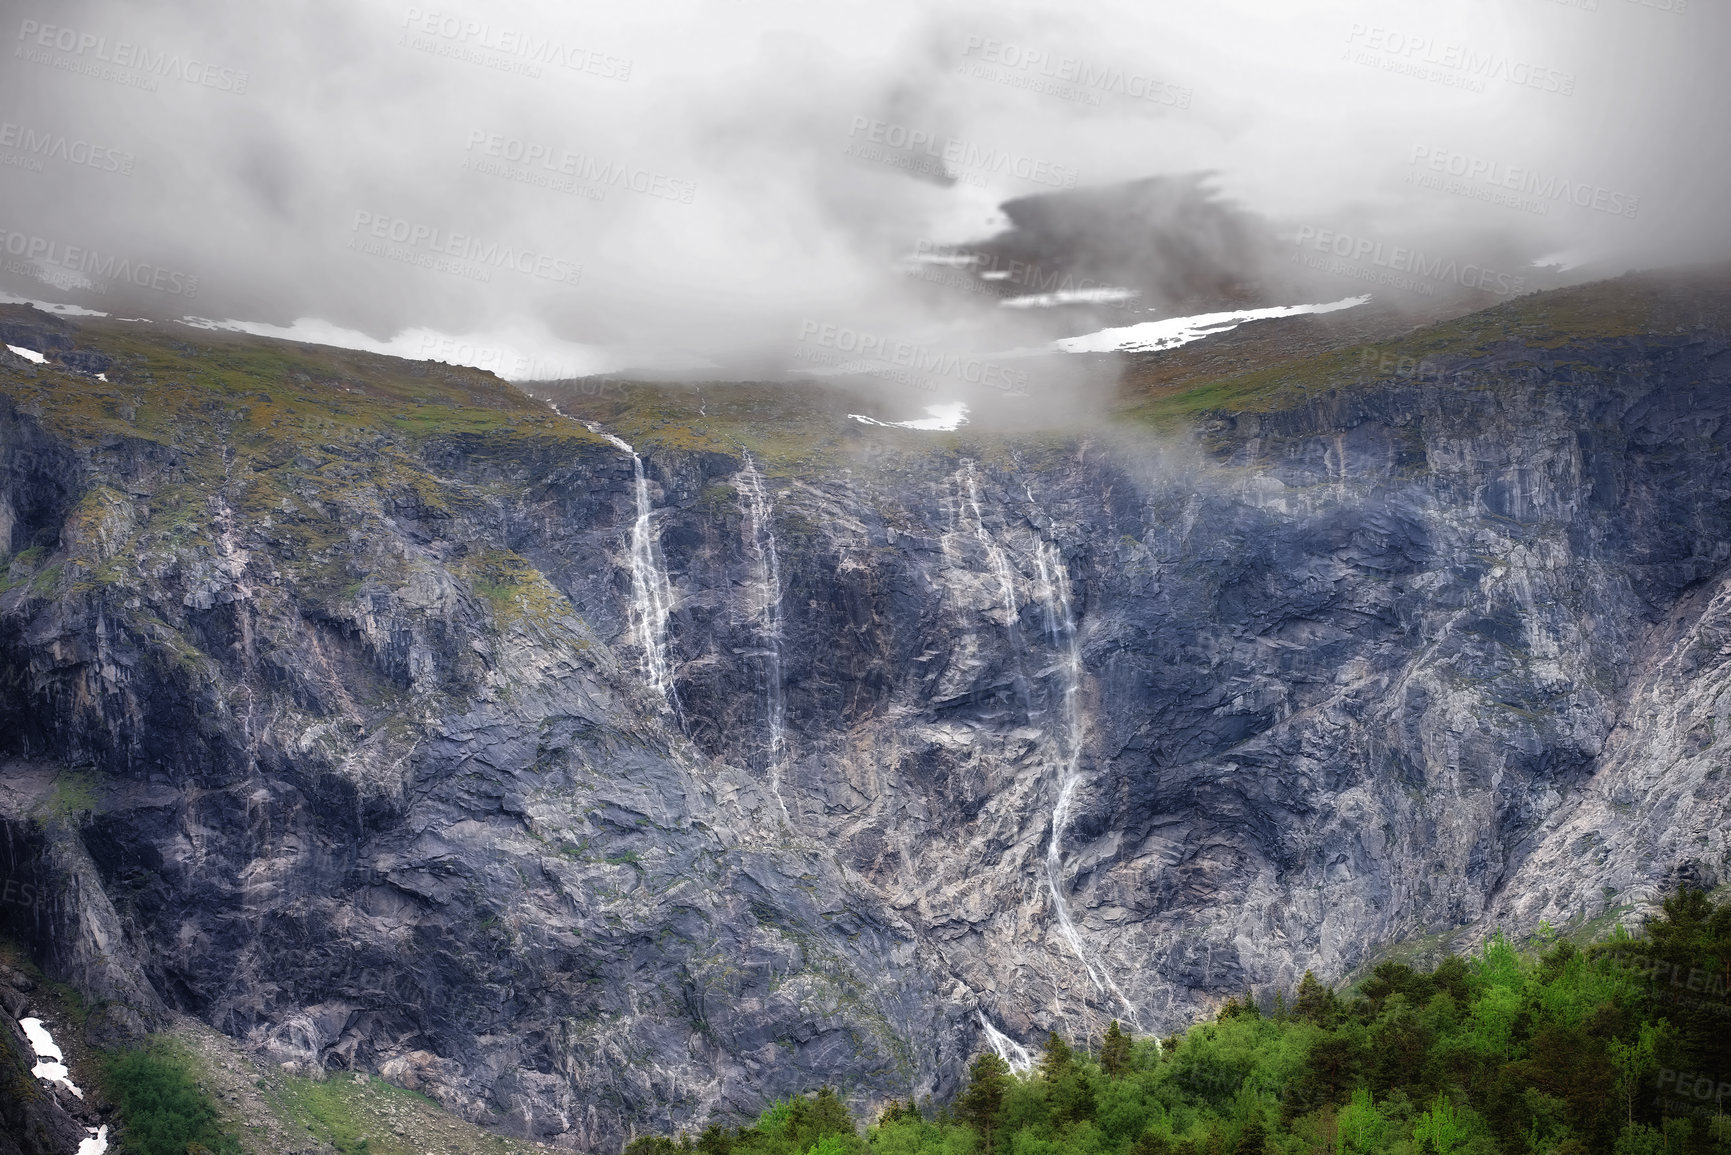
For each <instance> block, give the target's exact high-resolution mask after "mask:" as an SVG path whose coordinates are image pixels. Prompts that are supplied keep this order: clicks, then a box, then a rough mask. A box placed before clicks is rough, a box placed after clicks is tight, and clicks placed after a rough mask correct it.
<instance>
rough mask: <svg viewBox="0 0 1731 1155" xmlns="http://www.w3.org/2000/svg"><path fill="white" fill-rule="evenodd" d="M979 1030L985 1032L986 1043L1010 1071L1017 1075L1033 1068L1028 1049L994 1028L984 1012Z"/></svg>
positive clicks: (1032, 1057) (1032, 1059) (1031, 1056)
mask: <svg viewBox="0 0 1731 1155" xmlns="http://www.w3.org/2000/svg"><path fill="white" fill-rule="evenodd" d="M980 1029H981V1030H983V1031H985V1032H986V1043H987V1044H988V1045H989V1046H990V1047H991V1048H992V1050H993V1051H995V1052H996V1053H997V1056H998V1058H1000V1059H1002V1060H1004V1064H1005V1065H1006V1066H1008V1067H1009V1068H1010V1070H1011V1071H1013V1072H1014V1073H1016V1074H1018V1075H1019V1074H1021V1073H1022V1072H1023V1071H1027V1070H1031V1069H1032V1068H1033V1066H1034V1056H1033V1055H1032V1054H1030V1053H1029V1051H1028V1048H1026V1047H1024V1046H1023V1045H1022V1044H1020V1043H1018V1042H1017V1041H1016V1040H1014V1039H1012V1038H1011V1037H1010V1036H1008V1035H1006V1034H1005V1033H1004V1032H1002V1031H1000V1030H999V1029H998V1028H997V1027H994V1026H993V1025H992V1020H990V1019H988V1018H987V1017H986V1012H985V1011H981V1012H980Z"/></svg>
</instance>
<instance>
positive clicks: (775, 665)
mask: <svg viewBox="0 0 1731 1155" xmlns="http://www.w3.org/2000/svg"><path fill="white" fill-rule="evenodd" d="M734 488H735V489H736V490H737V491H738V493H739V496H740V497H741V498H742V499H743V504H742V506H741V509H740V512H741V513H742V514H743V515H744V521H745V545H746V551H747V552H748V553H749V554H750V555H751V568H752V578H753V580H754V582H755V593H754V597H753V604H752V606H751V618H752V621H753V623H754V624H755V626H756V630H757V636H758V639H759V641H760V642H761V644H762V647H763V648H762V650H761V655H762V657H763V660H764V686H765V690H764V692H765V699H766V701H765V713H766V714H767V716H768V727H769V748H768V750H767V751H766V753H765V757H764V768H765V769H766V770H768V772H769V791H770V793H771V794H773V795H775V801H776V805H778V806H780V807H781V817H782V819H783V820H784V821H786V822H787V823H788V824H789V825H790V826H791V825H792V822H793V820H792V819H791V818H789V817H788V812H787V803H786V801H784V800H783V799H782V796H781V763H782V758H783V756H784V753H785V751H786V748H787V729H786V713H787V706H786V697H785V690H784V687H783V685H782V672H781V563H780V561H779V560H778V559H777V557H776V553H775V523H774V516H775V510H774V507H773V506H772V505H771V504H770V500H769V493H768V491H767V490H766V489H765V488H764V484H763V474H761V473H759V472H758V469H757V463H756V462H755V461H753V460H752V459H751V454H749V453H747V454H745V468H743V469H741V470H740V471H739V476H738V480H737V482H736V484H735V486H734Z"/></svg>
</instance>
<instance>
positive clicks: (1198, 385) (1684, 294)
mask: <svg viewBox="0 0 1731 1155" xmlns="http://www.w3.org/2000/svg"><path fill="white" fill-rule="evenodd" d="M1703 327H1704V328H1707V329H1710V330H1713V331H1715V332H1717V333H1719V334H1724V333H1725V332H1727V331H1728V330H1731V270H1726V269H1712V270H1700V271H1692V272H1689V273H1686V274H1667V275H1664V276H1651V277H1649V276H1629V277H1621V278H1618V279H1616V280H1611V281H1597V282H1594V283H1592V284H1587V285H1579V286H1576V287H1574V288H1568V289H1558V290H1554V291H1552V292H1547V293H1535V294H1532V295H1531V296H1526V297H1520V298H1517V299H1515V300H1513V301H1508V302H1506V303H1504V304H1501V305H1497V306H1494V307H1492V308H1490V309H1486V310H1484V311H1482V312H1478V313H1471V314H1468V315H1466V316H1463V317H1457V318H1455V319H1453V320H1450V321H1443V322H1439V323H1437V324H1434V325H1427V326H1425V327H1423V328H1420V329H1417V330H1414V331H1412V332H1410V333H1408V334H1405V335H1404V336H1400V337H1395V338H1391V339H1385V340H1379V341H1366V342H1351V343H1346V344H1344V345H1342V346H1341V347H1338V348H1334V349H1330V350H1328V351H1325V352H1320V353H1316V354H1313V355H1311V356H1308V357H1303V358H1300V359H1297V360H1287V361H1277V362H1275V363H1273V364H1264V363H1262V362H1265V361H1267V360H1269V358H1268V357H1266V356H1265V355H1262V354H1260V353H1253V354H1252V355H1251V356H1248V357H1247V358H1246V361H1247V362H1248V363H1249V365H1250V367H1249V368H1246V369H1243V370H1241V371H1238V372H1225V371H1223V370H1224V369H1225V366H1223V365H1221V364H1220V363H1219V362H1218V360H1216V359H1215V358H1216V357H1217V355H1218V354H1217V352H1216V351H1212V350H1211V351H1209V352H1207V353H1204V352H1202V351H1201V350H1200V349H1198V350H1197V352H1195V353H1186V350H1188V349H1190V348H1192V347H1190V346H1185V347H1183V348H1181V349H1179V350H1175V351H1174V352H1175V353H1177V354H1179V355H1180V356H1179V357H1177V358H1175V359H1174V360H1176V361H1178V362H1180V364H1182V363H1183V362H1184V361H1185V360H1186V359H1187V358H1196V359H1200V360H1202V361H1203V363H1204V364H1206V365H1207V366H1209V367H1210V368H1211V369H1212V370H1214V372H1213V373H1207V372H1184V371H1183V370H1181V369H1177V370H1175V369H1172V368H1164V369H1162V370H1160V371H1159V372H1158V373H1157V372H1155V371H1154V370H1153V369H1151V368H1146V367H1141V368H1137V367H1133V368H1132V369H1131V371H1130V372H1129V373H1128V374H1127V382H1128V383H1129V386H1130V388H1129V394H1130V396H1129V399H1128V404H1127V406H1126V408H1125V410H1124V416H1125V417H1127V418H1129V419H1130V420H1133V421H1135V422H1138V423H1142V424H1147V425H1153V426H1173V425H1181V424H1184V423H1187V422H1189V421H1191V420H1194V419H1195V418H1197V417H1199V416H1201V415H1202V414H1205V413H1222V412H1229V413H1243V412H1273V411H1278V410H1280V409H1285V408H1290V407H1292V406H1295V405H1298V404H1301V403H1302V402H1303V400H1304V398H1305V397H1306V395H1308V394H1311V393H1314V392H1318V391H1327V390H1331V389H1339V388H1343V387H1355V386H1358V387H1375V386H1376V384H1377V383H1378V382H1380V381H1386V380H1387V379H1388V378H1389V377H1391V376H1393V375H1394V372H1393V371H1390V370H1389V369H1383V368H1381V367H1382V366H1385V365H1387V366H1403V365H1404V366H1406V367H1407V368H1406V369H1405V370H1404V371H1405V372H1408V373H1410V372H1414V371H1417V370H1416V367H1417V366H1419V365H1424V364H1429V365H1436V364H1438V363H1440V362H1442V361H1444V360H1445V359H1454V358H1472V357H1477V356H1483V355H1485V354H1487V353H1489V352H1490V351H1491V350H1492V349H1493V348H1494V347H1497V346H1499V345H1503V344H1504V343H1518V344H1520V345H1524V346H1526V347H1527V348H1529V349H1532V350H1535V351H1537V350H1544V351H1546V352H1547V353H1550V354H1555V353H1557V352H1558V351H1562V350H1566V349H1567V348H1568V347H1570V346H1572V345H1577V344H1582V343H1585V342H1589V341H1598V340H1627V339H1632V338H1639V337H1674V336H1678V335H1685V334H1688V333H1692V332H1694V331H1695V330H1697V329H1698V328H1703ZM1201 344H1202V345H1206V344H1208V342H1202V343H1201ZM1138 383H1140V384H1138Z"/></svg>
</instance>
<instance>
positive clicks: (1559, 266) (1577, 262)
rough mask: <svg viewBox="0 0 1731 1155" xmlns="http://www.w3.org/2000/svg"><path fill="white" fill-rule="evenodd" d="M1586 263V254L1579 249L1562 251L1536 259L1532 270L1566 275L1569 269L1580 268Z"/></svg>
mask: <svg viewBox="0 0 1731 1155" xmlns="http://www.w3.org/2000/svg"><path fill="white" fill-rule="evenodd" d="M1586 262H1587V256H1586V254H1585V253H1583V252H1581V251H1580V250H1579V249H1562V250H1559V251H1558V252H1554V253H1547V254H1546V255H1545V256H1542V257H1540V258H1538V259H1537V260H1535V261H1534V262H1533V268H1535V269H1555V270H1556V271H1557V272H1559V273H1566V272H1568V271H1569V270H1570V269H1578V268H1580V267H1581V266H1582V265H1584V264H1586Z"/></svg>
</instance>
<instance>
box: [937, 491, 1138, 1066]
mask: <svg viewBox="0 0 1731 1155" xmlns="http://www.w3.org/2000/svg"><path fill="white" fill-rule="evenodd" d="M958 480H959V485H958V493H960V494H962V495H963V496H965V500H966V505H965V510H963V511H959V512H964V511H965V512H966V513H968V514H971V515H972V521H973V528H974V533H975V535H976V536H977V537H978V538H979V540H980V544H981V546H983V547H984V549H985V553H986V559H987V563H988V564H989V565H990V566H991V569H992V572H993V574H994V575H995V576H996V577H997V580H998V591H999V596H1000V598H1001V599H1002V602H1003V605H1004V609H1005V613H1006V618H1007V621H1006V625H1005V628H1006V629H1007V630H1008V631H1009V635H1010V648H1011V652H1012V653H1013V654H1014V655H1015V659H1016V665H1017V679H1018V681H1019V683H1020V689H1021V692H1022V697H1023V701H1024V702H1026V703H1028V713H1029V721H1030V722H1032V721H1033V720H1034V717H1035V714H1034V710H1033V705H1032V698H1031V695H1030V693H1029V688H1028V684H1027V675H1026V674H1025V673H1023V672H1022V650H1023V642H1022V636H1021V624H1020V622H1021V606H1020V603H1019V601H1018V600H1017V595H1016V577H1015V571H1014V570H1013V569H1012V568H1011V565H1010V561H1009V557H1008V556H1007V555H1006V554H1005V552H1004V550H1003V548H1002V547H1001V546H1000V545H999V544H998V542H997V539H995V538H994V537H993V536H992V535H991V533H990V532H989V531H988V530H987V529H986V524H985V519H984V517H983V516H982V514H981V511H980V491H979V481H978V478H977V476H976V473H975V469H974V463H973V462H972V461H966V462H964V463H963V467H962V470H961V472H960V473H959V474H958ZM1027 493H1028V503H1029V504H1030V505H1034V504H1035V502H1034V495H1033V491H1032V490H1031V489H1030V490H1028V491H1027ZM958 504H959V505H960V504H961V503H960V502H958ZM958 520H960V519H958ZM1033 546H1034V549H1033V553H1034V567H1035V571H1036V573H1038V575H1039V581H1038V586H1037V591H1036V592H1037V594H1038V597H1039V601H1040V607H1041V610H1042V612H1043V614H1044V616H1045V627H1046V638H1047V641H1048V643H1049V644H1050V646H1051V647H1052V649H1054V650H1056V651H1057V655H1058V660H1057V661H1056V662H1055V663H1054V664H1053V665H1052V666H1050V667H1048V668H1047V669H1046V670H1043V671H1041V672H1040V674H1038V675H1036V676H1037V677H1039V678H1040V679H1042V680H1045V679H1046V678H1047V676H1048V675H1056V679H1057V683H1058V693H1059V699H1058V701H1057V702H1055V703H1054V702H1052V701H1051V698H1050V694H1048V695H1047V704H1046V708H1045V709H1043V710H1042V711H1041V712H1040V718H1041V722H1042V724H1043V728H1044V729H1045V731H1046V736H1047V740H1048V741H1049V742H1050V743H1051V748H1052V751H1053V756H1054V761H1055V763H1056V764H1057V766H1058V769H1059V775H1058V797H1057V800H1056V802H1055V803H1054V804H1053V807H1052V819H1051V821H1052V834H1051V837H1050V838H1049V839H1048V840H1047V843H1046V889H1047V891H1048V893H1049V894H1050V895H1051V899H1052V911H1053V914H1054V915H1056V917H1057V920H1058V933H1059V934H1060V935H1062V936H1063V939H1064V942H1065V943H1066V944H1068V946H1069V947H1070V950H1071V951H1072V952H1074V954H1075V955H1076V958H1077V959H1078V961H1080V962H1081V964H1082V969H1083V970H1084V971H1086V972H1087V975H1088V981H1089V982H1090V983H1092V984H1093V986H1094V989H1095V991H1097V992H1098V993H1099V994H1101V995H1105V994H1106V993H1107V992H1110V993H1111V994H1112V995H1113V996H1115V997H1116V998H1117V1000H1118V1001H1119V1003H1121V1004H1122V1005H1123V1007H1124V1011H1125V1018H1126V1019H1127V1020H1128V1021H1129V1022H1131V1023H1132V1024H1138V1023H1139V1019H1138V1016H1137V1014H1136V1008H1135V1007H1134V1006H1133V1005H1131V1002H1130V1000H1129V999H1128V998H1126V997H1125V995H1124V992H1123V991H1122V990H1120V989H1119V987H1118V984H1117V983H1115V982H1113V981H1112V977H1111V976H1110V975H1109V974H1107V973H1106V970H1105V967H1104V966H1103V965H1102V964H1099V963H1097V962H1096V961H1095V960H1094V958H1093V956H1091V955H1090V954H1089V952H1088V947H1087V944H1086V943H1085V942H1083V940H1082V932H1081V931H1080V930H1079V929H1078V928H1077V926H1076V921H1075V918H1074V917H1073V916H1072V915H1071V913H1070V904H1069V901H1068V900H1067V899H1066V898H1065V890H1064V863H1063V860H1064V831H1065V830H1066V829H1067V828H1068V827H1069V825H1070V814H1071V811H1072V810H1073V809H1074V807H1075V803H1076V790H1077V788H1078V787H1079V786H1081V784H1082V750H1083V746H1084V745H1085V743H1086V737H1087V730H1086V722H1085V720H1084V718H1083V715H1082V646H1081V642H1080V639H1079V638H1078V637H1077V631H1076V617H1075V611H1074V609H1073V607H1072V605H1071V601H1070V576H1069V571H1068V570H1067V569H1066V568H1065V566H1064V558H1063V555H1062V554H1061V553H1060V552H1059V551H1058V547H1057V546H1056V545H1054V544H1053V543H1051V542H1048V541H1046V540H1045V539H1044V538H1043V537H1041V536H1040V535H1039V534H1035V535H1034V539H1033ZM1054 706H1055V707H1056V708H1055V709H1054V708H1053V707H1054ZM982 1021H983V1019H982ZM989 1032H990V1028H988V1036H987V1037H988V1038H990V1037H991V1035H990V1033H989ZM1006 1041H1007V1040H1006ZM993 1047H994V1049H996V1048H997V1043H996V1042H994V1043H993ZM999 1053H1000V1054H1003V1052H1002V1051H1000V1052H999ZM1005 1061H1006V1062H1009V1059H1008V1058H1007V1057H1006V1058H1005Z"/></svg>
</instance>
